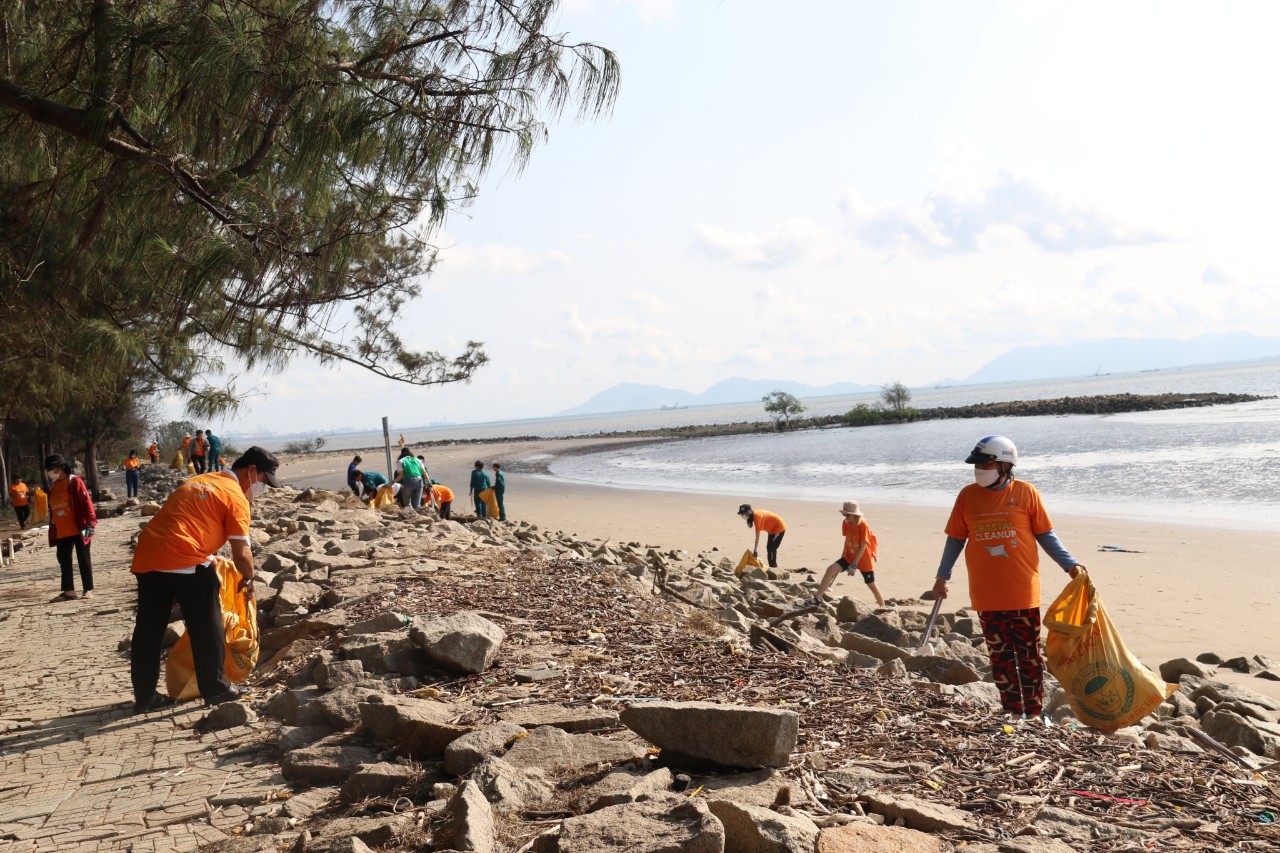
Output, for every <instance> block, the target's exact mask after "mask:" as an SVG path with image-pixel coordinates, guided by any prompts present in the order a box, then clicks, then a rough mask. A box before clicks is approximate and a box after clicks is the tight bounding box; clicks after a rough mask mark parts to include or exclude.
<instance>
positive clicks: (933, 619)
mask: <svg viewBox="0 0 1280 853" xmlns="http://www.w3.org/2000/svg"><path fill="white" fill-rule="evenodd" d="M941 610H942V596H938V597H937V598H935V599H934V600H933V612H932V613H930V614H929V624H928V625H925V626H924V636H923V637H921V638H920V646H919V647H918V648H917V649H916V654H919V653H920V652H921V651H923V650H924V647H925V646H927V645H929V637H930V635H932V634H933V626H934V625H936V624H937V623H938V613H939V612H940V611H941Z"/></svg>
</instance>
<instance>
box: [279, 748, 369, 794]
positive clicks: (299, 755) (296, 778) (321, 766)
mask: <svg viewBox="0 0 1280 853" xmlns="http://www.w3.org/2000/svg"><path fill="white" fill-rule="evenodd" d="M377 761H378V754H377V753H376V752H374V751H373V750H372V749H368V748H366V747H363V746H310V747H304V748H302V749H295V750H293V751H292V752H288V753H285V756H284V758H283V759H282V760H281V761H280V772H281V773H283V774H284V777H285V778H286V779H288V780H289V781H291V782H307V783H309V784H312V785H336V784H339V783H341V782H345V781H346V780H347V777H349V776H350V775H351V774H353V773H355V772H356V771H357V770H359V769H360V765H362V764H374V763H376V762H377Z"/></svg>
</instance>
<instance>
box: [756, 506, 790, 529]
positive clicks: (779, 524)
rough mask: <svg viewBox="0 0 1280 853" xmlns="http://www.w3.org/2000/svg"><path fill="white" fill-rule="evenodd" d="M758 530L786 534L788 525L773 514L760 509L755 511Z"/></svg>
mask: <svg viewBox="0 0 1280 853" xmlns="http://www.w3.org/2000/svg"><path fill="white" fill-rule="evenodd" d="M755 522H756V530H763V531H764V532H765V533H773V534H775V535H776V534H778V533H785V532H786V530H787V523H786V522H785V521H783V520H782V519H781V518H779V517H778V516H776V515H774V514H773V513H771V512H769V511H767V510H763V509H758V510H756V511H755Z"/></svg>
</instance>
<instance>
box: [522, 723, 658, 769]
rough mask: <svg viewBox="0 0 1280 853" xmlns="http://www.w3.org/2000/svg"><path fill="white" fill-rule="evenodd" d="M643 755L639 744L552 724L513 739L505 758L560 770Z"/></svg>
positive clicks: (614, 761) (613, 762) (636, 758)
mask: <svg viewBox="0 0 1280 853" xmlns="http://www.w3.org/2000/svg"><path fill="white" fill-rule="evenodd" d="M644 755H645V749H644V748H643V747H642V746H640V745H638V744H634V743H626V742H624V741H619V740H612V739H610V738H605V737H600V736H599V735H590V734H582V735H571V734H569V733H568V732H565V731H562V730H560V729H557V728H554V727H552V726H541V727H539V728H536V729H534V730H533V731H531V732H530V733H529V736H528V737H524V738H521V739H520V740H518V741H516V742H515V744H514V745H513V746H512V747H511V749H509V750H507V754H506V755H505V756H504V759H505V760H506V762H507V763H508V764H510V765H512V766H513V767H519V768H530V767H532V768H536V769H538V770H545V771H546V772H548V773H561V772H566V771H577V770H583V769H585V768H588V767H595V766H597V765H600V764H619V763H621V762H623V761H634V760H638V759H640V758H643V757H644Z"/></svg>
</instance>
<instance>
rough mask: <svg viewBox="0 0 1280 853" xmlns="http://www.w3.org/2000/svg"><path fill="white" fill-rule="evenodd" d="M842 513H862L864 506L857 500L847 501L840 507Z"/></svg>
mask: <svg viewBox="0 0 1280 853" xmlns="http://www.w3.org/2000/svg"><path fill="white" fill-rule="evenodd" d="M840 514H841V515H862V507H860V506H858V502H857V501H845V502H844V506H843V507H841V508H840Z"/></svg>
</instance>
